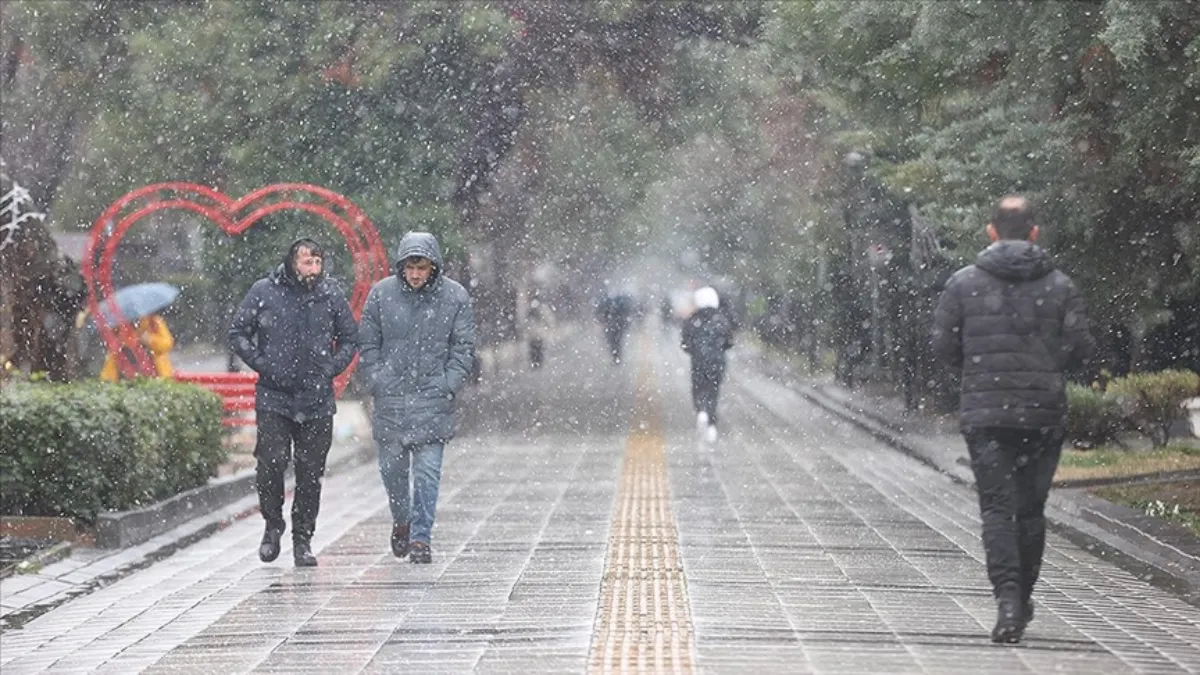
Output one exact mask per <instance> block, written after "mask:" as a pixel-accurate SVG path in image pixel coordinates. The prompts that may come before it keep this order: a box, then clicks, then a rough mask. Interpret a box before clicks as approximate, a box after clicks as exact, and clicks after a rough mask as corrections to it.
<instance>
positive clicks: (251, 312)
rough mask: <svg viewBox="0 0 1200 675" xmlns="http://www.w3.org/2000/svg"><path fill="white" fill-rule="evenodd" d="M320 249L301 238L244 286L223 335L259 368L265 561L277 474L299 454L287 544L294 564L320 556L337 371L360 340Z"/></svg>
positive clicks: (276, 505) (270, 556)
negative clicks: (318, 534) (317, 537)
mask: <svg viewBox="0 0 1200 675" xmlns="http://www.w3.org/2000/svg"><path fill="white" fill-rule="evenodd" d="M322 258H323V253H322V249H321V247H320V246H319V245H318V244H317V243H316V242H315V241H313V240H312V239H308V238H303V239H297V240H296V241H295V242H293V243H292V245H291V246H290V247H288V251H287V254H286V255H285V256H284V259H283V263H282V264H280V265H279V267H278V268H277V269H276V270H275V272H274V273H272V274H271V275H270V276H267V277H265V278H263V279H259V280H258V281H257V282H255V283H254V285H253V286H251V287H250V291H249V292H248V293H247V294H246V297H245V299H243V300H242V304H241V306H240V307H238V311H237V315H236V316H235V317H234V320H233V326H232V327H231V328H230V329H229V342H230V345H231V346H232V347H233V350H234V352H235V353H237V355H238V356H239V357H240V358H241V359H242V360H243V361H245V362H246V365H248V366H250V368H252V369H253V370H254V371H256V372H257V373H258V384H257V386H256V387H255V392H254V394H255V395H254V412H255V417H256V420H257V425H258V440H257V442H256V443H255V447H254V456H255V457H256V458H257V459H258V466H257V476H256V478H257V483H258V503H259V506H260V507H261V509H262V515H263V519H265V520H266V532H265V533H264V534H263V538H262V544H261V545H260V546H259V549H258V557H259V559H261V560H262V561H263V562H271V561H273V560H275V558H277V557H279V540H280V539H281V538H282V537H283V532H284V530H285V529H286V524H285V523H284V520H283V474H284V471H285V470H286V469H287V466H288V461H289V460H290V458H291V456H292V455H293V454H294V455H295V460H296V491H295V499H294V500H293V502H292V553H293V557H294V558H295V563H296V566H297V567H313V566H315V565H316V564H317V559H316V557H314V556H313V554H312V546H311V541H312V535H313V531H314V530H315V529H316V521H317V511H318V510H319V509H320V506H321V477H322V476H323V475H324V474H325V458H326V456H327V455H328V454H329V446H330V444H331V443H332V441H333V414H334V412H335V411H336V406H335V404H334V401H333V378H334V377H335V376H336V375H338V374H339V373H341V372H342V371H343V370H345V369H346V368H347V367H348V366H349V365H350V361H351V360H353V358H354V354H355V351H356V350H357V348H358V327H357V324H356V323H355V321H354V316H353V315H352V314H351V312H350V305H349V304H348V303H347V302H346V297H345V295H344V294H343V293H342V291H341V290H340V289H339V288H338V287H337V286H336V285H335V284H334V283H333V282H331V281H329V280H327V279H325V276H324V274H323V270H322V262H323V260H322Z"/></svg>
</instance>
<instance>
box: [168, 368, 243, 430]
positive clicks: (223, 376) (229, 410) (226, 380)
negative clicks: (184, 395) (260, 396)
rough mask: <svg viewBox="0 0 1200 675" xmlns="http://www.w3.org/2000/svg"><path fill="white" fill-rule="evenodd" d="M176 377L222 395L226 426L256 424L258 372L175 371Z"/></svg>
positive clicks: (223, 421)
mask: <svg viewBox="0 0 1200 675" xmlns="http://www.w3.org/2000/svg"><path fill="white" fill-rule="evenodd" d="M175 379H176V380H178V381H180V382H190V383H192V384H195V385H198V386H201V387H204V388H205V389H207V390H209V391H211V392H212V393H214V394H216V395H217V396H220V397H221V401H222V402H223V404H224V408H225V418H224V419H223V420H222V421H221V423H222V424H224V425H225V426H229V427H240V426H254V423H255V421H254V384H255V383H256V382H258V373H175Z"/></svg>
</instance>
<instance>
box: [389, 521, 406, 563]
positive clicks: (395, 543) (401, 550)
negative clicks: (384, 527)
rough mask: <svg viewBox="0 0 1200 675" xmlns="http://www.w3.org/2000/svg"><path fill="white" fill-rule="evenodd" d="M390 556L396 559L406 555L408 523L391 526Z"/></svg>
mask: <svg viewBox="0 0 1200 675" xmlns="http://www.w3.org/2000/svg"><path fill="white" fill-rule="evenodd" d="M392 555H394V556H396V557H397V558H403V557H405V556H407V555H408V523H405V524H403V525H393V526H392Z"/></svg>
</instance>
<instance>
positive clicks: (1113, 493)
mask: <svg viewBox="0 0 1200 675" xmlns="http://www.w3.org/2000/svg"><path fill="white" fill-rule="evenodd" d="M1092 492H1093V493H1094V494H1096V495H1097V496H1099V497H1101V498H1103V499H1107V500H1108V501H1110V502H1114V503H1117V504H1124V505H1125V506H1128V507H1130V508H1134V509H1137V510H1138V511H1141V512H1142V513H1145V514H1146V515H1149V516H1155V517H1157V518H1162V519H1164V520H1169V521H1172V522H1175V523H1179V524H1180V525H1183V526H1184V527H1186V528H1188V529H1189V530H1191V532H1192V534H1194V535H1196V536H1197V537H1200V481H1175V482H1171V483H1140V484H1137V485H1107V486H1104V487H1098V488H1095V489H1094V490H1092Z"/></svg>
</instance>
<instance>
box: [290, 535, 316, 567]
mask: <svg viewBox="0 0 1200 675" xmlns="http://www.w3.org/2000/svg"><path fill="white" fill-rule="evenodd" d="M292 558H293V559H295V561H296V567H316V566H317V556H315V555H313V552H312V547H311V546H310V545H309V543H308V542H307V541H296V542H292Z"/></svg>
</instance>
